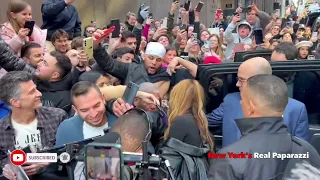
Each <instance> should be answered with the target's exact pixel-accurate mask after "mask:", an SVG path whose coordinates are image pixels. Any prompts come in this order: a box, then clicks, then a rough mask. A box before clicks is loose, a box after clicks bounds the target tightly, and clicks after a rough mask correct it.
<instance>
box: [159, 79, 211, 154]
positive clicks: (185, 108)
mask: <svg viewBox="0 0 320 180" xmlns="http://www.w3.org/2000/svg"><path fill="white" fill-rule="evenodd" d="M204 104H205V96H204V90H203V88H202V86H201V85H200V84H199V82H198V81H196V80H191V79H188V80H183V81H181V82H180V83H178V84H177V85H176V86H174V88H173V89H172V91H171V93H170V98H169V113H168V116H169V120H168V128H167V130H166V131H165V134H164V139H165V140H168V139H170V138H175V139H178V140H180V141H182V142H184V143H186V144H189V145H192V146H196V147H201V146H203V144H204V143H205V144H208V145H209V146H210V150H211V151H213V141H212V139H211V137H210V133H209V129H208V120H207V118H206V115H205V113H204Z"/></svg>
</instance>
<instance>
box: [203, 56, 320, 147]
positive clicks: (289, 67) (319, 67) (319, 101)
mask: <svg viewBox="0 0 320 180" xmlns="http://www.w3.org/2000/svg"><path fill="white" fill-rule="evenodd" d="M240 64H241V63H238V62H235V63H230V64H221V65H200V66H199V68H198V77H197V78H198V80H199V81H200V83H201V85H202V86H203V88H204V91H205V94H206V97H207V101H206V102H207V106H206V110H207V112H212V110H214V109H216V108H217V107H219V105H220V104H221V103H222V102H223V98H224V97H225V96H226V95H227V94H229V93H232V92H237V91H239V90H238V88H237V87H236V83H237V79H236V78H237V71H238V68H239V66H240ZM270 64H271V67H272V69H273V74H274V75H277V76H279V75H280V74H281V73H284V72H286V73H289V72H291V73H297V74H306V73H307V74H311V75H312V77H313V79H312V83H311V84H314V85H316V84H317V83H319V82H320V78H319V75H318V74H317V72H320V61H317V60H315V61H285V62H270ZM308 77H309V76H308ZM213 81H216V82H217V81H218V82H219V84H220V85H218V86H217V85H216V84H217V83H216V82H215V83H213ZM303 81H304V82H308V81H311V80H309V79H304V80H303ZM313 82H314V83H313ZM212 84H214V85H215V86H212ZM309 84H310V83H309ZM298 86H299V85H298ZM312 88H316V87H312ZM311 90H312V89H311ZM316 91H317V92H316V93H317V94H316V95H314V102H313V103H311V104H310V103H309V102H302V103H305V104H307V105H308V106H312V107H307V108H308V109H316V111H314V112H312V113H308V117H309V123H310V131H312V132H311V136H312V134H314V133H317V132H320V128H319V127H318V126H319V125H320V106H319V105H320V90H319V91H318V90H316ZM309 92H311V91H307V90H301V93H306V94H305V95H301V96H303V97H304V96H307V95H308V93H309ZM312 92H314V91H313V90H312ZM293 98H294V97H293ZM307 105H306V106H307ZM318 107H319V108H318ZM221 129H222V126H219V127H214V128H211V129H210V131H211V132H212V133H213V134H214V135H215V143H216V145H215V146H217V148H219V145H221V142H222V140H221V138H222V136H221V131H222V130H221Z"/></svg>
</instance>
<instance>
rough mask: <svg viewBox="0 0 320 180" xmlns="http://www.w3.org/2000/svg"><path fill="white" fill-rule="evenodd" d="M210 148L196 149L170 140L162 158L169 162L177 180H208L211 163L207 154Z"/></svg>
mask: <svg viewBox="0 0 320 180" xmlns="http://www.w3.org/2000/svg"><path fill="white" fill-rule="evenodd" d="M208 152H209V147H202V148H199V147H195V146H191V145H189V144H186V143H183V142H181V141H179V140H177V139H174V138H170V139H169V140H168V141H167V142H166V144H165V145H164V146H163V147H162V148H161V150H160V155H161V157H162V158H164V159H167V160H169V162H170V164H171V167H172V171H173V174H174V176H175V179H177V180H203V179H207V173H208V170H209V163H208V159H207V153H208Z"/></svg>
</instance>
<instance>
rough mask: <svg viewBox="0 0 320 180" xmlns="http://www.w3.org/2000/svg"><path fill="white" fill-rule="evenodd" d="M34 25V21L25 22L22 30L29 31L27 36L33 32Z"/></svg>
mask: <svg viewBox="0 0 320 180" xmlns="http://www.w3.org/2000/svg"><path fill="white" fill-rule="evenodd" d="M34 25H35V21H26V22H25V24H24V28H27V29H29V30H30V31H29V33H28V35H27V36H31V34H32V32H33V28H34Z"/></svg>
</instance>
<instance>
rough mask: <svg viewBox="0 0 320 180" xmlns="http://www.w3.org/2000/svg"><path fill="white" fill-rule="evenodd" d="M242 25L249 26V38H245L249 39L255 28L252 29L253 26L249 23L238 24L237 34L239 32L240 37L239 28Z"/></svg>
mask: <svg viewBox="0 0 320 180" xmlns="http://www.w3.org/2000/svg"><path fill="white" fill-rule="evenodd" d="M241 25H247V26H248V27H249V29H250V32H249V34H248V36H247V37H245V38H249V37H250V36H251V35H252V33H253V28H252V26H251V25H250V24H249V23H248V22H247V21H241V22H240V23H238V25H237V28H236V32H237V34H238V35H239V27H240V26H241ZM239 37H240V35H239ZM245 38H242V39H245Z"/></svg>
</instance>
